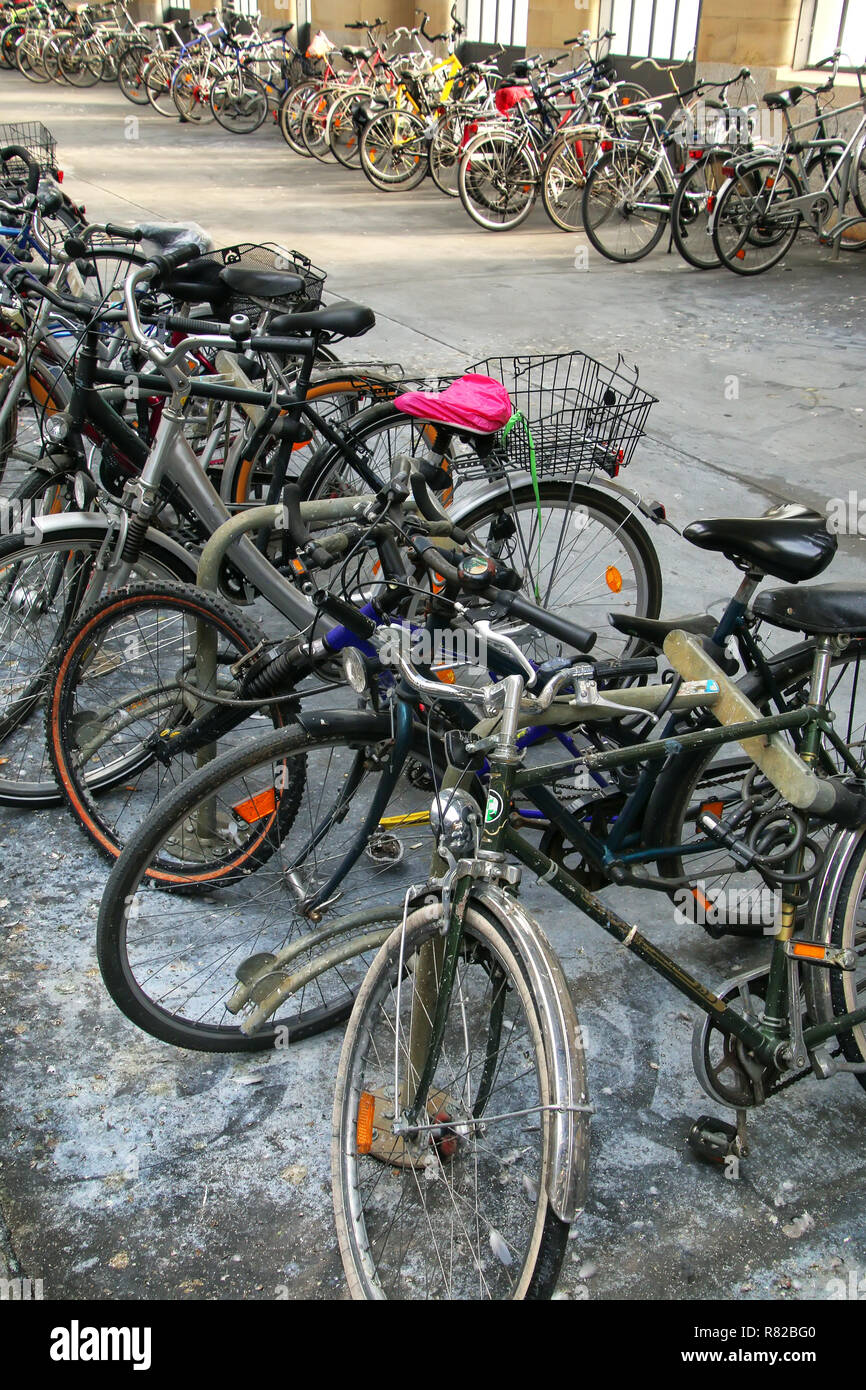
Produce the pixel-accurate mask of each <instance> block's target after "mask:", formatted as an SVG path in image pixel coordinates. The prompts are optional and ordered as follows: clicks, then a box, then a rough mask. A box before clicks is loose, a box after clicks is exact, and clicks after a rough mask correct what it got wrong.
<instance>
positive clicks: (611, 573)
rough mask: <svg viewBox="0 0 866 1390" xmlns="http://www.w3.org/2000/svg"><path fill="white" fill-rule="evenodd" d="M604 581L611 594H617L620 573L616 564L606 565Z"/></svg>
mask: <svg viewBox="0 0 866 1390" xmlns="http://www.w3.org/2000/svg"><path fill="white" fill-rule="evenodd" d="M604 581H605V583H606V584H607V587H608V588H609V589H610V591H611V593H612V594H618V593H619V592H620V590H621V589H622V575H621V574H620V572H619V570H618V569H617V567H616V565H608V567H607V569H606V570H605V572H604Z"/></svg>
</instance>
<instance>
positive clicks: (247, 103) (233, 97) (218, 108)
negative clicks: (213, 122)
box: [210, 68, 268, 135]
mask: <svg viewBox="0 0 866 1390" xmlns="http://www.w3.org/2000/svg"><path fill="white" fill-rule="evenodd" d="M210 104H211V110H212V111H213V114H214V116H215V117H216V119H217V121H218V122H219V124H220V125H221V126H222V127H223V128H224V129H225V130H229V131H231V133H232V134H233V135H251V134H252V133H253V131H254V130H258V128H259V126H261V125H263V124H264V121H265V117H266V116H267V114H268V93H267V90H266V88H265V84H264V82H262V80H261V78H258V77H256V75H255V73H252V72H247V71H245V70H244V69H243V68H240V69H238V70H233V71H232V72H228V73H226V74H225V75H224V76H223V77H218V78H217V80H216V82H214V84H213V86H212V88H211V94H210Z"/></svg>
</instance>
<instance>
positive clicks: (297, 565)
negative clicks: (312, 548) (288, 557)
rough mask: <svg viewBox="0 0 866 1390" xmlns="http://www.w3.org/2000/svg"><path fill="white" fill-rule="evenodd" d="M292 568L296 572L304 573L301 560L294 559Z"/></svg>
mask: <svg viewBox="0 0 866 1390" xmlns="http://www.w3.org/2000/svg"><path fill="white" fill-rule="evenodd" d="M292 569H293V570H294V571H295V574H303V573H304V566H303V565H302V564H301V562H300V560H293V561H292Z"/></svg>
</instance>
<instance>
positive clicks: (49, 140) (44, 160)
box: [0, 121, 57, 179]
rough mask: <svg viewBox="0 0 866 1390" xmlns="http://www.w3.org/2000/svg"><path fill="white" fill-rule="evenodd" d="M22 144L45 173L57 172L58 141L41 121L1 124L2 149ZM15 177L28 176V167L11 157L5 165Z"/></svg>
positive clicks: (0, 138)
mask: <svg viewBox="0 0 866 1390" xmlns="http://www.w3.org/2000/svg"><path fill="white" fill-rule="evenodd" d="M7 145H21V147H22V148H23V149H25V150H26V151H27V153H28V154H29V156H30V158H31V159H32V160H33V161H34V162H35V163H36V164H38V165H39V168H40V169H41V170H42V172H43V174H52V175H54V176H56V174H57V141H56V140H55V139H54V136H53V135H52V134H51V131H50V130H49V129H48V128H47V126H44V125H43V124H42V122H41V121H12V122H10V123H9V124H6V125H0V149H5V147H6V146H7ZM5 168H6V172H7V174H9V175H11V176H12V177H13V178H15V179H20V178H26V177H27V169H26V168H25V166H24V164H23V162H22V161H21V160H20V159H10V160H9V161H8V163H7V164H6V166H5Z"/></svg>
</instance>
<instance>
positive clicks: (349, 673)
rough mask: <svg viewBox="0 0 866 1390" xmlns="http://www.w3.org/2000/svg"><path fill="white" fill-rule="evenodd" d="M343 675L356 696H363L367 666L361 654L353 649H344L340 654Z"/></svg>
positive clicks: (365, 687) (365, 686)
mask: <svg viewBox="0 0 866 1390" xmlns="http://www.w3.org/2000/svg"><path fill="white" fill-rule="evenodd" d="M342 661H343V675H344V676H345V677H346V681H347V682H348V684H349V685H350V686H351V687H352V689H353V690H354V692H355V694H356V695H364V694H365V693H366V690H367V664H366V662H365V661H364V658H363V657H362V655H361V653H360V652H358V651H356V650H355V648H354V647H346V648H345V650H344V651H343V654H342Z"/></svg>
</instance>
